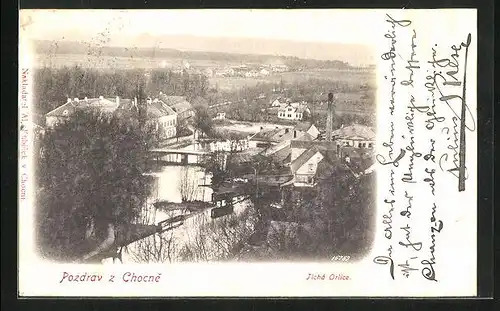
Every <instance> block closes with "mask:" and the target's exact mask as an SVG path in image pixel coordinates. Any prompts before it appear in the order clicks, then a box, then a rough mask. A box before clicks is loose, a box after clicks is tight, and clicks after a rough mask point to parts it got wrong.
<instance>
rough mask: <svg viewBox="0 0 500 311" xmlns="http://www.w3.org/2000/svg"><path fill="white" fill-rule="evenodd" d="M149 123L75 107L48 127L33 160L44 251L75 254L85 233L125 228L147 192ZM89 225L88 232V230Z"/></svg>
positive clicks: (101, 233) (79, 251) (100, 234)
mask: <svg viewBox="0 0 500 311" xmlns="http://www.w3.org/2000/svg"><path fill="white" fill-rule="evenodd" d="M151 131H152V129H151V128H148V127H144V128H141V127H140V126H138V123H129V122H124V121H123V120H121V119H119V118H117V117H115V116H105V115H102V114H100V113H98V112H96V111H78V112H77V113H76V114H75V115H74V116H73V117H72V118H71V120H68V121H67V122H65V123H62V124H60V125H59V126H57V127H56V128H55V129H53V130H47V131H46V133H45V135H44V137H43V138H42V140H41V141H40V147H41V148H42V149H43V158H41V159H40V160H39V163H38V165H37V183H38V189H39V191H38V193H37V203H38V208H37V224H38V228H37V232H38V234H37V237H38V244H39V245H40V250H41V252H42V255H43V256H47V257H50V258H54V259H60V260H73V259H75V258H77V257H78V256H80V255H81V254H82V253H83V252H85V251H88V250H85V249H81V248H80V246H81V245H85V242H86V241H87V240H88V237H89V235H90V236H92V237H94V238H95V239H96V240H99V239H102V237H103V236H105V235H106V234H107V228H108V226H109V225H110V224H111V225H113V226H115V227H117V226H122V227H123V228H127V224H129V223H131V222H134V221H135V220H137V219H138V217H139V216H140V210H141V208H142V206H143V205H144V204H145V200H146V197H147V195H148V192H149V187H148V183H147V181H146V177H144V176H143V172H144V171H145V164H146V159H147V156H148V149H149V148H150V147H151V146H152V145H153V144H154V143H155V142H154V137H155V135H150V134H151ZM89 231H90V232H89Z"/></svg>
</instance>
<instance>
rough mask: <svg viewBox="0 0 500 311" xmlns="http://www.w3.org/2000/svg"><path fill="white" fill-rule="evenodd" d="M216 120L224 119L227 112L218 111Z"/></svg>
mask: <svg viewBox="0 0 500 311" xmlns="http://www.w3.org/2000/svg"><path fill="white" fill-rule="evenodd" d="M214 119H215V120H224V119H226V113H225V112H217V115H216V116H215V118H214Z"/></svg>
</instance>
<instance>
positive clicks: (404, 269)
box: [398, 257, 418, 278]
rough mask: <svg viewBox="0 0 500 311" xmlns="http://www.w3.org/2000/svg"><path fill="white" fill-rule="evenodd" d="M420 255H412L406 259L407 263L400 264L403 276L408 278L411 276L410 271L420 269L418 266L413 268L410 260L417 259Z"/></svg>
mask: <svg viewBox="0 0 500 311" xmlns="http://www.w3.org/2000/svg"><path fill="white" fill-rule="evenodd" d="M417 258H418V257H411V258H410V259H406V261H405V263H403V264H398V267H400V268H401V273H402V274H403V276H405V277H406V278H408V277H409V276H410V273H411V272H412V271H418V269H417V268H413V267H412V266H411V265H410V260H414V259H417Z"/></svg>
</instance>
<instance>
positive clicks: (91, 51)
mask: <svg viewBox="0 0 500 311" xmlns="http://www.w3.org/2000/svg"><path fill="white" fill-rule="evenodd" d="M35 51H36V53H37V54H40V55H66V54H73V55H74V54H77V55H98V56H108V57H125V58H154V59H189V60H210V61H215V62H227V63H259V64H269V63H284V64H287V65H289V66H292V67H303V68H331V69H333V68H335V69H348V68H349V67H350V65H349V64H348V63H346V62H343V61H336V60H315V59H301V58H298V57H294V56H276V55H263V54H262V55H257V54H239V53H223V52H210V51H208V52H207V51H181V50H178V49H172V48H146V47H134V48H128V47H116V46H99V45H96V44H91V43H86V42H76V41H50V40H36V41H35Z"/></svg>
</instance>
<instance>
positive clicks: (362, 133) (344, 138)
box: [332, 124, 376, 149]
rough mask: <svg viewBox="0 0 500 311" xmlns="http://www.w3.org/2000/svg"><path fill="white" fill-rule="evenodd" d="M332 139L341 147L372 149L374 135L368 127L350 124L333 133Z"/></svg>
mask: <svg viewBox="0 0 500 311" xmlns="http://www.w3.org/2000/svg"><path fill="white" fill-rule="evenodd" d="M332 138H333V140H334V141H336V142H337V143H338V144H339V145H341V146H345V147H354V148H368V149H372V148H373V147H374V145H375V139H376V134H375V131H374V130H373V128H371V127H369V126H366V125H360V124H352V125H349V126H345V127H341V128H339V129H337V130H335V131H333V133H332Z"/></svg>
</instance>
